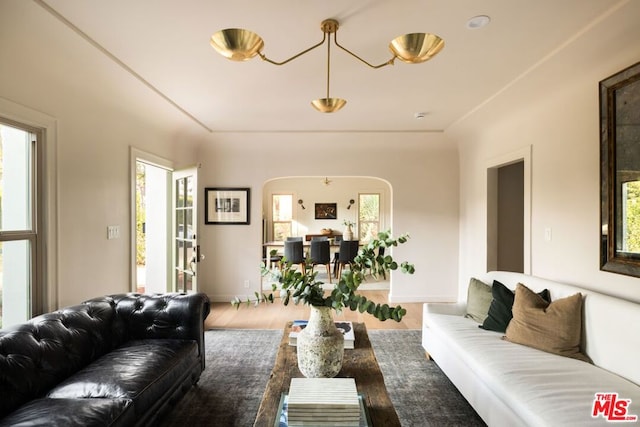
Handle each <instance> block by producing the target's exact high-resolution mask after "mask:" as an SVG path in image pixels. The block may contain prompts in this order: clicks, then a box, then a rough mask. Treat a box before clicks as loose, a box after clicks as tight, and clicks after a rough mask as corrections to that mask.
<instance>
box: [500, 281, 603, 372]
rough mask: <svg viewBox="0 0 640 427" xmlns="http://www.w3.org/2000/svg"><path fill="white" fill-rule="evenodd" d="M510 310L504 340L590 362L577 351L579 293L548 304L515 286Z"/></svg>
mask: <svg viewBox="0 0 640 427" xmlns="http://www.w3.org/2000/svg"><path fill="white" fill-rule="evenodd" d="M512 311H513V319H511V322H510V323H509V326H508V327H507V330H506V337H505V338H506V339H507V340H508V341H511V342H514V343H518V344H523V345H526V346H529V347H533V348H537V349H539V350H543V351H547V352H549V353H554V354H558V355H560V356H566V357H571V358H574V359H578V360H583V361H585V362H589V363H591V360H590V359H589V357H587V356H586V355H584V354H583V353H581V352H580V340H581V338H582V294H580V293H577V294H575V295H572V296H569V297H566V298H561V299H558V300H556V301H553V302H551V303H548V302H547V301H545V300H544V299H543V298H541V297H540V296H539V295H538V294H536V293H535V292H533V291H532V290H531V289H529V288H527V287H526V286H525V285H523V284H522V283H518V285H517V287H516V292H515V301H514V303H513V309H512Z"/></svg>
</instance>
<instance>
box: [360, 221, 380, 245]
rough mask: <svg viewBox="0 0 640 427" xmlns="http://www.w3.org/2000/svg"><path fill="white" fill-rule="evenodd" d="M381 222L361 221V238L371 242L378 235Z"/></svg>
mask: <svg viewBox="0 0 640 427" xmlns="http://www.w3.org/2000/svg"><path fill="white" fill-rule="evenodd" d="M379 228H380V227H379V224H378V223H377V222H361V223H360V240H361V241H364V242H369V241H371V240H373V239H374V238H376V237H378V231H380V230H379Z"/></svg>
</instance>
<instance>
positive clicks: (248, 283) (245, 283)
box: [244, 280, 251, 289]
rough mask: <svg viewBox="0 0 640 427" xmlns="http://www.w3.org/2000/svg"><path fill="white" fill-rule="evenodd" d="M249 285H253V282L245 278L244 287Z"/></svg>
mask: <svg viewBox="0 0 640 427" xmlns="http://www.w3.org/2000/svg"><path fill="white" fill-rule="evenodd" d="M249 285H251V282H250V281H249V280H245V281H244V288H245V289H249Z"/></svg>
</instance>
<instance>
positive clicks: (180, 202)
mask: <svg viewBox="0 0 640 427" xmlns="http://www.w3.org/2000/svg"><path fill="white" fill-rule="evenodd" d="M185 197H186V195H185V180H184V178H183V179H179V180H177V181H176V208H184V206H185Z"/></svg>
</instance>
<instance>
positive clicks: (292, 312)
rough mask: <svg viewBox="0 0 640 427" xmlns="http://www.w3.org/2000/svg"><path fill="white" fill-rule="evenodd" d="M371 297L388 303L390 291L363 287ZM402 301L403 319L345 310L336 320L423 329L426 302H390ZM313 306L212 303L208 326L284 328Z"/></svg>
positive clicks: (368, 324) (307, 315)
mask: <svg viewBox="0 0 640 427" xmlns="http://www.w3.org/2000/svg"><path fill="white" fill-rule="evenodd" d="M359 293H361V294H362V295H363V296H365V297H367V299H369V300H372V301H374V302H378V303H381V304H382V303H388V291H380V290H372V291H359ZM389 305H401V306H402V307H404V308H405V309H406V310H407V314H406V316H404V318H403V319H402V321H401V322H395V321H393V320H387V321H385V322H381V321H379V320H378V319H376V318H375V317H373V316H371V315H370V314H366V313H365V314H361V313H360V312H358V311H351V310H345V311H343V312H342V313H341V314H335V313H334V319H335V320H350V321H352V322H364V324H365V325H366V327H367V329H421V328H422V303H406V304H389ZM308 318H309V307H308V306H306V305H302V304H301V305H294V304H293V303H291V304H289V305H288V306H284V305H282V304H281V303H280V302H275V303H274V304H260V305H259V306H257V307H256V306H253V305H251V306H248V307H247V306H246V305H243V306H240V308H238V309H236V308H234V307H233V306H232V305H231V304H230V303H222V302H220V303H212V304H211V313H210V314H209V316H208V317H207V319H206V320H205V328H206V329H215V328H218V329H220V328H222V329H282V328H284V325H285V323H286V322H288V321H291V320H296V319H308Z"/></svg>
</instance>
